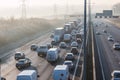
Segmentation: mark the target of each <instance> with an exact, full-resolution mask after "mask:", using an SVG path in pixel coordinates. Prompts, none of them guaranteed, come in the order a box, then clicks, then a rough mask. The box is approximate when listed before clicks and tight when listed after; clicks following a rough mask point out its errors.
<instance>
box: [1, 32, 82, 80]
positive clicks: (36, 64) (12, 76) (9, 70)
mask: <svg viewBox="0 0 120 80" xmlns="http://www.w3.org/2000/svg"><path fill="white" fill-rule="evenodd" d="M50 34H51V32H49V33H46V34H45V35H42V36H41V37H39V38H37V39H35V40H33V41H31V42H28V43H27V44H25V45H24V46H21V47H20V48H17V49H14V50H12V51H10V52H8V53H5V54H9V55H7V56H5V57H4V58H3V59H2V64H1V76H3V77H5V78H6V79H7V80H16V76H17V75H18V74H19V73H20V72H21V71H22V70H21V71H19V70H18V69H17V68H16V67H15V64H16V60H15V59H14V54H15V52H17V51H20V52H21V51H22V52H24V53H25V55H26V57H27V58H30V60H31V61H32V65H31V67H29V68H26V69H36V70H37V72H38V75H39V76H40V77H39V78H38V80H53V79H52V71H53V69H54V67H55V66H56V65H57V64H61V65H62V64H63V61H64V60H63V59H64V55H65V54H66V53H67V52H70V49H61V51H60V57H61V60H60V61H59V62H57V63H56V64H50V63H48V62H47V60H46V59H45V58H41V57H39V56H38V55H37V53H36V52H35V51H31V50H30V46H31V44H33V43H35V44H38V45H44V44H46V43H51V40H52V39H51V38H50ZM80 46H81V44H80ZM57 47H58V46H57ZM79 50H80V48H79ZM78 55H79V54H77V55H75V58H76V59H75V61H74V63H75V64H76V62H77V59H78ZM81 59H82V58H81ZM74 70H75V69H74ZM80 72H81V62H79V63H78V66H77V67H76V73H75V74H74V71H72V72H70V77H71V79H72V78H73V76H75V78H74V80H79V78H80Z"/></svg>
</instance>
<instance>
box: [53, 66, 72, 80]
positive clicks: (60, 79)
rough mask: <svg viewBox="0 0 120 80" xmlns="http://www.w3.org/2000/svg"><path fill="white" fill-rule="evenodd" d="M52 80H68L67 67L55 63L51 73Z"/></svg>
mask: <svg viewBox="0 0 120 80" xmlns="http://www.w3.org/2000/svg"><path fill="white" fill-rule="evenodd" d="M52 77H53V80H69V79H70V75H69V68H68V66H67V65H57V66H56V67H55V68H54V70H53V74H52Z"/></svg>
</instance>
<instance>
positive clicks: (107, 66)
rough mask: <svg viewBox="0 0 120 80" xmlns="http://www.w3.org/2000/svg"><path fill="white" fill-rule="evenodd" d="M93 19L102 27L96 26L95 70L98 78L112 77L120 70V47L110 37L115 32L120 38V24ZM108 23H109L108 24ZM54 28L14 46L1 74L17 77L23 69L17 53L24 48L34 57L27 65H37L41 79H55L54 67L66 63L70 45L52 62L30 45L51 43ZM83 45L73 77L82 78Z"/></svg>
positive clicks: (99, 79)
mask: <svg viewBox="0 0 120 80" xmlns="http://www.w3.org/2000/svg"><path fill="white" fill-rule="evenodd" d="M93 23H95V24H97V25H98V27H95V25H93V27H94V36H95V40H94V44H96V46H95V49H96V50H95V70H96V74H95V75H94V76H96V80H111V72H112V71H113V70H120V51H116V50H114V49H113V48H112V45H113V43H114V42H110V41H108V40H107V37H108V36H109V35H112V36H113V38H114V40H115V41H120V35H119V33H120V28H118V27H117V26H115V25H113V24H111V23H108V22H107V21H105V20H93ZM106 25H108V27H106ZM104 29H106V30H107V33H104V32H103V30H104ZM96 31H99V32H100V35H96V34H95V33H96ZM50 42H51V39H50V32H49V33H47V34H45V35H42V36H40V37H39V38H38V39H35V40H33V41H31V42H29V43H27V44H25V45H23V46H22V47H20V48H17V49H14V50H12V51H10V52H8V53H6V54H8V55H7V56H5V57H4V58H3V60H2V61H3V62H2V64H1V76H3V77H5V78H6V79H7V80H16V76H17V75H18V74H19V73H20V72H21V71H19V70H18V69H17V68H16V67H15V64H16V61H15V60H14V53H15V52H16V51H22V52H24V53H25V55H26V56H27V57H28V58H30V59H31V61H32V65H31V67H29V68H27V69H37V71H38V74H39V76H40V77H39V78H38V80H53V79H52V71H53V69H54V67H55V66H56V65H57V64H62V63H63V58H64V55H65V53H66V52H70V50H69V49H61V52H60V56H61V61H60V62H58V63H56V64H54V65H51V64H50V63H48V62H47V61H46V60H45V58H41V57H39V56H37V53H36V52H34V51H31V50H30V46H31V44H33V43H36V44H38V45H42V44H46V43H50ZM81 45H82V44H80V48H79V50H80V52H79V53H80V54H78V55H80V61H79V63H78V66H77V68H76V69H74V70H75V71H76V74H75V73H74V72H75V71H72V72H70V73H71V74H70V77H71V79H72V78H74V77H75V78H74V79H72V80H80V75H81V71H82V70H81V69H82V65H81V64H82V61H83V55H81ZM78 55H76V56H75V57H76V60H75V61H74V62H75V63H77V59H78V58H79V57H78Z"/></svg>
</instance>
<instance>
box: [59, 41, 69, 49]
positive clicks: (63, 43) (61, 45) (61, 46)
mask: <svg viewBox="0 0 120 80" xmlns="http://www.w3.org/2000/svg"><path fill="white" fill-rule="evenodd" d="M59 47H60V48H66V47H67V44H66V43H65V42H60V44H59Z"/></svg>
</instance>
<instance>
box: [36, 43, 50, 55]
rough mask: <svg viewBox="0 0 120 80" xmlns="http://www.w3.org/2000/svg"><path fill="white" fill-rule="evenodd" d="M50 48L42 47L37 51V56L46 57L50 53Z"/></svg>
mask: <svg viewBox="0 0 120 80" xmlns="http://www.w3.org/2000/svg"><path fill="white" fill-rule="evenodd" d="M48 50H49V49H48V46H47V45H40V46H39V47H38V49H37V54H38V56H40V57H45V56H46V54H47V51H48Z"/></svg>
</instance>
